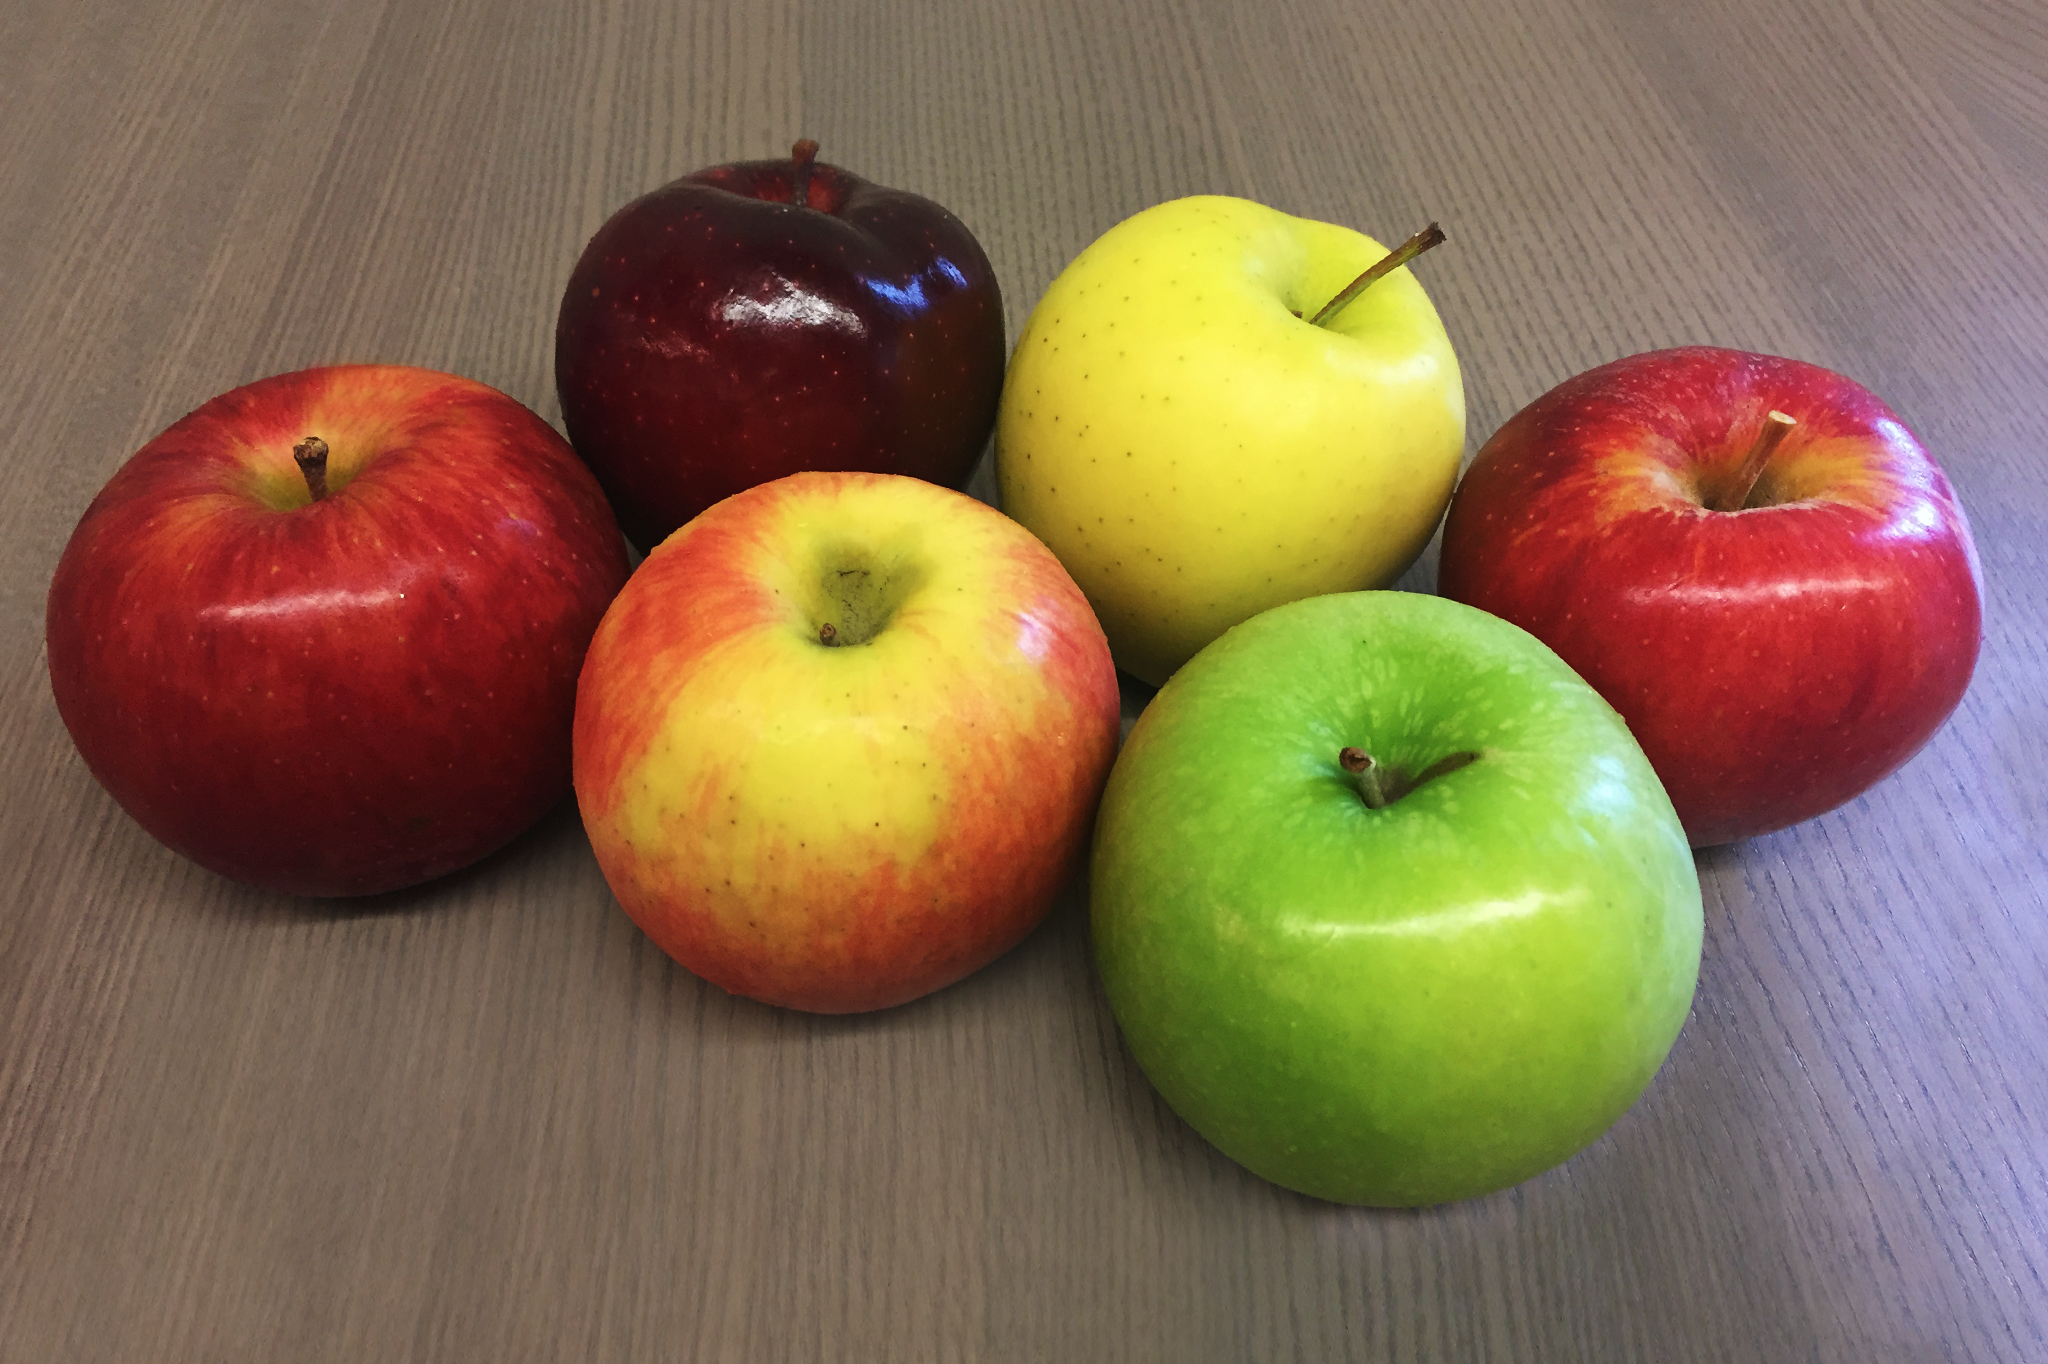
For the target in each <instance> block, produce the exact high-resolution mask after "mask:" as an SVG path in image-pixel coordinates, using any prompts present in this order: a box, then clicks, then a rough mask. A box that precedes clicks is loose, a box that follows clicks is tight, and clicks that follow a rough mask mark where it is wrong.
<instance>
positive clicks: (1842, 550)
mask: <svg viewBox="0 0 2048 1364" xmlns="http://www.w3.org/2000/svg"><path fill="white" fill-rule="evenodd" d="M1774 410H1775V411H1778V412H1781V413H1783V414H1784V415H1785V416H1788V417H1790V418H1792V419H1793V421H1794V422H1795V423H1796V425H1793V426H1792V427H1790V428H1789V433H1788V434H1787V435H1786V436H1785V437H1784V439H1783V441H1782V443H1781V444H1779V445H1778V446H1777V448H1776V450H1775V452H1774V453H1772V454H1771V455H1770V457H1769V461H1768V463H1767V464H1765V465H1764V467H1763V470H1762V474H1761V477H1760V478H1759V479H1758V480H1757V482H1756V483H1755V485H1754V488H1753V490H1752V491H1751V492H1750V493H1749V494H1748V496H1747V497H1746V498H1737V507H1738V509H1736V510H1713V509H1710V507H1709V503H1712V502H1716V501H1720V500H1725V498H1723V497H1722V496H1720V494H1722V493H1724V492H1725V491H1727V490H1728V485H1729V481H1730V480H1731V479H1734V478H1737V477H1739V475H1738V473H1737V470H1738V468H1739V466H1741V464H1742V463H1743V461H1744V458H1745V456H1746V455H1747V453H1748V452H1749V451H1750V450H1751V449H1752V448H1753V446H1754V445H1755V442H1756V440H1757V437H1758V435H1759V432H1760V430H1761V429H1762V428H1763V426H1764V425H1765V422H1766V419H1767V417H1768V414H1770V413H1771V412H1772V411H1774ZM1981 584H1982V579H1981V573H1980V570H1979V567H1978V562H1977V552H1976V549H1975V547H1974V545H1973V544H1972V542H1971V538H1970V530H1969V525H1968V522H1967V521H1966V520H1965V519H1964V516H1963V510H1962V508H1961V506H1960V505H1959V504H1958V503H1957V501H1956V497H1955V493H1954V491H1953V490H1952V489H1951V488H1950V486H1949V483H1948V480H1947V478H1945V477H1944V476H1943V474H1942V472H1941V470H1940V469H1939V468H1938V467H1937V466H1936V465H1935V463H1934V461H1933V460H1932V459H1931V458H1930V457H1929V456H1928V454H1927V452H1926V451H1925V450H1924V449H1923V448H1922V447H1921V445H1920V442H1919V441H1918V440H1917V439H1916V438H1915V437H1914V435H1913V433H1912V432H1911V431H1909V430H1908V429H1907V428H1906V426H1905V424H1904V423H1903V422H1901V421H1900V420H1899V418H1898V416H1897V415H1896V414H1895V413H1894V412H1893V411H1892V410H1891V409H1890V408H1889V407H1887V406H1886V405H1885V404H1884V403H1883V402H1882V401H1881V400H1879V399H1878V398H1877V397H1876V396H1875V395H1873V394H1872V393H1871V392H1870V391H1869V390H1867V389H1865V388H1864V387H1863V386H1862V385H1860V384H1857V383H1856V382H1854V381H1853V380H1850V379H1847V378H1844V377H1843V376H1841V375H1839V374H1835V373H1833V372H1831V371H1829V370H1825V369H1822V368H1820V367H1819V366H1816V365H1810V364H1806V363H1803V362H1801V361H1798V360H1787V359H1781V358H1778V357H1775V356H1769V355H1754V354H1749V353H1746V352H1742V351H1734V350H1723V349H1716V348H1710V347H1688V348H1683V349H1678V350H1668V351H1653V352H1650V353H1648V354H1644V355H1635V356H1630V357H1629V358H1627V359H1623V360H1617V361H1614V362H1613V363H1611V364H1607V365H1602V366H1600V367H1599V368H1597V369H1593V370H1589V371H1587V372H1586V373H1584V374H1581V375H1579V376H1577V377H1576V378H1573V379H1570V380H1567V381H1566V382H1565V383H1563V384H1560V385H1559V386H1558V387H1556V388H1554V389H1552V390H1551V391H1550V392H1549V393H1546V394H1544V395H1543V396H1542V397H1540V398H1538V399H1537V400H1536V401H1535V402H1533V403H1531V404H1530V405H1529V406H1528V407H1526V408H1524V409H1523V410H1522V411H1521V412H1519V413H1517V414H1516V415H1515V416H1514V417H1513V418H1512V419H1511V420H1510V421H1509V422H1508V423H1507V424H1506V425H1505V426H1503V427H1502V428H1501V429H1500V430H1499V431H1498V432H1496V433H1495V434H1494V436H1493V438H1492V439H1491V440H1489V441H1488V442H1487V443H1486V446H1485V448H1484V449H1482V450H1481V451H1480V453H1479V455H1478V457H1477V458H1476V459H1475V460H1474V461H1473V464H1472V467H1471V469H1470V470H1469V471H1467V473H1466V475H1465V478H1464V481H1463V483H1462V484H1461V485H1460V486H1459V489H1458V493H1457V496H1456V498H1455V499H1454V500H1453V502H1452V504H1451V511H1450V516H1449V519H1448V521H1447V522H1446V524H1445V528H1444V543H1443V558H1442V568H1441V576H1440V590H1441V591H1442V592H1443V594H1444V595H1445V596H1448V597H1453V598H1455V599H1457V600H1459V601H1463V602H1469V603H1471V604H1472V605H1474V606H1477V607H1480V608H1482V609H1484V610H1487V611H1490V612H1492V613H1494V614H1495V615H1498V616H1501V617H1504V618H1506V619H1508V620H1511V621H1513V622H1515V623H1516V624H1517V625H1520V626H1522V627H1523V628H1524V629H1526V630H1528V631H1530V632H1531V633H1532V634H1534V635H1536V637H1537V638H1539V639H1541V640H1543V641H1544V642H1545V643H1546V644H1548V645H1550V647H1551V648H1553V649H1555V650H1556V651H1557V652H1558V653H1559V654H1560V655H1561V656H1562V657H1563V658H1564V660H1565V661H1566V662H1567V663H1569V664H1571V665H1572V667H1573V668H1575V669H1577V670H1578V672H1579V673H1580V675H1581V676H1583V677H1584V678H1585V679H1586V680H1587V681H1588V682H1590V683H1592V684H1593V686H1594V687H1595V688H1596V689H1598V691H1599V692H1600V694H1601V695H1603V696H1605V697H1606V698H1607V699H1608V700H1609V701H1610V702H1612V703H1613V705H1614V706H1615V708H1616V709H1617V710H1619V711H1620V712H1621V714H1622V716H1623V718H1625V719H1626V720H1627V721H1628V723H1629V727H1630V729H1632V730H1633V731H1634V732H1635V735H1636V738H1637V739H1639V740H1640V741H1641V742H1642V745H1643V749H1644V751H1645V752H1647V753H1648V754H1649V756H1650V761H1651V763H1652V764H1654V765H1655V767H1656V769H1657V771H1658V774H1659V775H1660V776H1661V777H1662V778H1663V780H1664V785H1665V788H1666V789H1667V790H1668V791H1669V792H1670V793H1671V800H1672V803H1673V804H1674V805H1675V806H1676V807H1677V809H1678V813H1679V817H1680V818H1681V819H1682V820H1683V821H1684V823H1685V827H1686V832H1687V834H1688V835H1689V836H1690V838H1691V839H1692V842H1693V843H1694V844H1695V845H1697V846H1702V847H1704V846H1707V845H1710V844H1718V843H1727V842H1730V841H1732V840H1735V839H1739V838H1747V837H1750V836H1752V835H1755V834H1761V833H1766V832H1769V831H1771V830H1773V829H1781V828H1784V827H1785V826H1787V825H1790V824H1795V823H1797V822H1799V821H1801V820H1804V819H1809V818H1811V817H1813V816H1815V815H1818V814H1821V813H1822V812H1824V811H1827V810H1831V809H1833V808H1834V807H1836V806H1837V805H1840V804H1842V803H1843V802H1844V801H1847V800H1849V799H1851V798H1853V797H1854V796H1856V795H1858V794H1859V793H1861V792H1862V791H1864V790H1865V789H1867V788H1868V787H1870V786H1871V785H1872V784H1874V783H1875V782H1877V781H1879V780H1880V779H1882V778H1883V777H1884V776H1886V775H1887V774H1888V773H1890V772H1892V771H1894V770H1895V769H1896V768H1898V767H1899V765H1900V764H1902V763H1904V762H1905V761H1906V759H1908V758H1909V757H1911V756H1912V755H1913V754H1914V753H1915V752H1917V751H1918V750H1919V748H1920V747H1921V745H1923V744H1924V743H1926V742H1927V740H1928V739H1929V738H1930V737H1931V736H1932V735H1933V734H1934V732H1935V730H1937V729H1938V728H1940V726H1941V724H1942V722H1943V721H1944V720H1946V719H1947V718H1948V716H1949V714H1950V712H1952V711H1953V710H1954V709H1955V707H1956V704H1957V703H1958V702H1959V701H1960V700H1961V699H1962V696H1963V692H1964V689H1965V688H1966V687H1967V686H1968V685H1969V681H1970V674H1971V671H1972V670H1973V668H1974V667H1975V665H1976V660H1977V650H1978V645H1979V641H1980V638H1981V634H1982V615H1983V612H1982V606H1981V595H1982V586H1981Z"/></svg>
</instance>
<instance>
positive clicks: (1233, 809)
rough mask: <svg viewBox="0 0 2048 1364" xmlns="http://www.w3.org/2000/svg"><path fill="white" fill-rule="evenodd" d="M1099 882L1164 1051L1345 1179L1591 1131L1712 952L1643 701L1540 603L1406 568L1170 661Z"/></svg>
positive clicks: (1683, 1005)
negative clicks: (1544, 615)
mask: <svg viewBox="0 0 2048 1364" xmlns="http://www.w3.org/2000/svg"><path fill="white" fill-rule="evenodd" d="M1347 748H1355V749H1357V750H1360V751H1362V752H1363V753H1365V754H1369V755H1371V757H1372V758H1373V759H1375V761H1376V763H1377V764H1378V766H1377V769H1376V770H1377V771H1379V772H1381V773H1383V774H1385V776H1386V778H1387V783H1386V789H1385V790H1383V791H1382V793H1381V794H1382V797H1383V798H1385V797H1391V798H1390V799H1387V801H1386V803H1385V804H1383V805H1381V806H1379V807H1378V808H1374V807H1372V806H1369V805H1368V804H1367V803H1366V800H1365V799H1364V796H1363V794H1362V791H1361V789H1360V787H1359V785H1358V779H1357V778H1356V777H1354V776H1352V775H1351V774H1350V773H1349V772H1348V771H1347V770H1346V768H1345V766H1344V764H1343V762H1342V761H1341V759H1342V757H1343V754H1344V750H1346V749H1347ZM1462 755H1472V756H1470V758H1469V759H1468V760H1465V761H1464V765H1462V766H1456V765H1455V764H1456V763H1457V762H1458V761H1459V760H1460V758H1461V756H1462ZM1445 767H1449V768H1451V770H1443V769H1444V768H1445ZM1432 769H1435V771H1436V775H1433V776H1432V775H1429V774H1430V773H1431V771H1432ZM1417 779H1419V780H1417ZM1411 781H1412V782H1414V783H1415V784H1413V785H1412V786H1411V787H1410V788H1409V789H1407V790H1406V791H1405V793H1402V791H1401V787H1402V785H1403V784H1404V783H1405V782H1411ZM1091 880H1092V884H1093V900H1092V906H1091V911H1092V919H1093V930H1094V937H1095V949H1096V958H1097V961H1098V963H1099V965H1100V968H1101V971H1102V979H1103V984H1104V986H1105V988H1106V989H1107V991H1108V994H1109V999H1110V1003H1111V1005H1112V1007H1113V1008H1114V1010H1115V1012H1116V1017H1117V1022H1118V1024H1119V1025H1120V1026H1121V1027H1122V1029H1123V1034H1124V1038H1125V1040H1126V1041H1127V1042H1128V1043H1129V1045H1130V1048H1131V1051H1132V1053H1133V1054H1134V1055H1135V1056H1136V1058H1137V1060H1138V1062H1139V1064H1140V1065H1141V1066H1143V1067H1144V1070H1145V1073H1146V1075H1147V1076H1149V1077H1150V1078H1151V1080H1152V1082H1153V1084H1154V1085H1156V1086H1157V1087H1158V1089H1159V1092H1160V1093H1161V1094H1162V1095H1163V1096H1165V1098H1166V1100H1167V1102H1168V1103H1170V1104H1172V1106H1173V1107H1174V1109H1175V1110H1176V1111H1177V1112H1179V1113H1180V1115H1181V1116H1182V1117H1183V1118H1185V1119H1187V1121H1188V1122H1189V1123H1190V1124H1192V1125H1193V1126H1194V1128H1195V1129H1196V1130H1197V1131H1199V1132H1200V1133H1201V1134H1202V1135H1203V1136H1205V1137H1207V1138H1208V1139H1209V1140H1210V1141H1212V1142H1214V1143H1215V1144H1216V1145H1217V1146H1218V1147H1219V1148H1221V1149H1222V1151H1223V1152H1224V1153H1225V1154H1226V1155H1228V1156H1230V1157H1231V1158H1232V1159H1234V1160H1236V1161H1238V1162H1240V1163H1241V1164H1243V1165H1244V1166H1246V1167H1247V1168H1249V1169H1250V1170H1251V1171H1252V1172H1253V1173H1255V1174H1258V1175H1261V1176H1263V1177H1264V1178H1266V1179H1269V1180H1272V1181H1274V1182H1275V1183H1277V1184H1282V1185H1285V1186H1286V1187H1288V1188H1291V1189H1296V1190H1299V1191H1301V1192H1303V1193H1307V1194H1312V1195H1314V1196H1316V1197H1318V1198H1325V1199H1331V1200H1334V1201H1337V1202H1344V1203H1370V1204H1381V1205H1414V1204H1425V1203H1441V1202H1446V1201H1449V1200H1452V1199H1459V1198H1467V1197H1471V1196H1474V1195H1477V1194H1483V1193H1486V1192H1489V1191H1491V1190H1495V1189H1500V1188H1504V1187H1506V1186H1507V1185H1510V1184H1513V1183H1516V1182H1517V1181H1519V1180H1522V1179H1526V1178H1528V1177H1529V1176H1531V1175H1533V1174H1536V1173H1537V1172H1539V1171H1541V1170H1544V1169H1547V1168H1549V1167H1550V1166H1552V1165H1555V1164H1557V1163H1558V1162H1559V1161H1562V1160H1564V1159H1565V1158H1566V1157H1568V1156H1570V1155H1572V1154H1573V1153H1574V1152H1576V1151H1578V1150H1579V1149H1581V1148H1582V1147H1584V1146H1585V1145H1587V1144H1588V1143H1589V1142H1591V1141H1593V1140H1594V1139H1595V1138H1596V1137H1598V1136H1599V1135H1600V1134H1601V1133H1603V1132H1604V1131H1606V1130H1607V1128H1608V1127H1609V1126H1610V1125H1611V1124H1612V1123H1613V1122H1614V1121H1615V1120H1616V1119H1617V1118H1618V1117H1620V1116H1621V1114H1622V1113H1623V1111H1625V1110H1626V1109H1627V1108H1628V1107H1629V1105H1631V1104H1632V1103H1634V1102H1635V1100H1636V1098H1637V1096H1638V1095H1640V1094H1641V1093H1642V1092H1643V1089H1644V1087H1645V1086H1647V1085H1648V1084H1649V1082H1650V1079H1651V1077H1652V1076H1653V1075H1654V1074H1655V1073H1656V1071H1657V1068H1658V1067H1659V1066H1660V1065H1661V1064H1662V1063H1663V1060H1664V1057H1665V1055H1666V1054H1667V1053H1668V1052H1669V1050H1670V1048H1671V1045H1672V1042H1673V1040H1674V1039H1675V1038H1676V1037H1677V1035H1678V1030H1679V1027H1680V1025H1681V1024H1682V1023H1683V1022H1684V1021H1685V1016H1686V1011H1687V1008H1688V1007H1689V1004H1690V1001H1691V999H1692V993H1693V986H1694V982H1695V980H1696V978H1697V975H1698V970H1699V959H1700V939H1701V908H1700V891H1699V882H1698V880H1697V878H1696V876H1695V874H1694V871H1693V863H1692V857H1691V854H1690V852H1689V850H1688V849H1687V847H1686V843H1685V837H1684V835H1683V833H1682V832H1681V831H1680V828H1679V824H1678V820H1677V818H1676V816H1675V815H1674V814H1673V812H1672V809H1671V803H1670V801H1669V800H1667V799H1666V798H1665V795H1664V792H1663V789H1662V788H1661V787H1660V786H1659V785H1658V784H1657V778H1656V775H1655V774H1654V773H1653V772H1652V771H1651V770H1650V766H1649V764H1648V762H1646V761H1645V760H1644V758H1643V755H1642V752H1641V750H1640V749H1638V748H1637V746H1636V744H1635V741H1634V740H1633V739H1631V738H1630V737H1629V734H1628V730H1627V728H1626V727H1625V726H1624V725H1623V724H1622V722H1621V720H1620V717H1618V716H1617V715H1615V713H1614V711H1613V709H1612V708H1610V707H1609V706H1608V705H1607V703H1606V702H1604V701H1602V700H1601V699H1600V698H1599V696H1597V695H1596V694H1595V693H1594V692H1593V691H1592V689H1591V688H1589V687H1587V686H1586V685H1585V684H1584V683H1583V682H1581V681H1580V680H1579V679H1578V678H1577V677H1575V676H1573V674H1572V672H1571V670H1570V669H1568V668H1566V667H1565V666H1564V664H1563V663H1561V662H1560V661H1558V659H1557V657H1556V656H1555V655H1554V654H1552V653H1551V652H1550V651H1549V650H1548V649H1545V648H1544V647H1543V646H1542V645H1541V644H1540V643H1538V642H1537V641H1536V640H1534V639H1533V638H1531V637H1530V636H1528V635H1527V634H1524V633H1523V632H1522V631H1520V630H1518V629H1516V628H1514V627H1513V626H1511V625H1508V624H1506V623H1505V622H1502V621H1499V620H1496V619H1494V618H1493V617H1491V616H1487V615H1485V614H1483V613H1481V612H1478V611H1474V610H1472V609H1470V608H1468V607H1463V606H1459V605H1458V604H1456V603H1455V602H1448V601H1444V600H1442V599H1441V598H1436V597H1425V596H1418V595H1414V594H1409V593H1398V592H1367V593H1345V594H1338V595H1334V596H1326V597H1317V598H1312V599H1310V600H1307V601H1301V602H1295V603H1292V604H1289V605H1286V606H1281V607H1277V608H1275V609H1274V610H1271V611H1268V612H1265V613H1264V614H1262V615H1259V616H1256V617H1254V618H1252V619H1251V620H1249V621H1246V622H1245V623H1244V624H1242V625H1239V626H1237V627H1236V628H1235V629H1233V630H1231V631H1229V632H1228V633H1227V634H1225V635H1224V636H1223V637H1222V638H1221V639H1219V640H1217V641H1216V643H1214V644H1212V645H1210V646H1209V647H1208V648H1207V649H1205V650H1204V651H1203V652H1202V653H1200V654H1198V655H1197V656H1196V657H1195V659H1194V660H1193V661H1192V662H1190V663H1189V664H1188V665H1187V666H1186V667H1184V668H1182V669H1181V670H1180V671H1179V672H1178V673H1176V674H1175V675H1174V677H1173V679H1172V680H1171V681H1170V682H1168V683H1167V684H1166V686H1165V687H1164V688H1163V689H1162V690H1161V691H1160V692H1159V694H1158V695H1157V696H1156V697H1154V698H1153V700H1152V702H1151V704H1150V705H1149V706H1148V707H1147V708H1146V710H1145V712H1144V714H1143V715H1142V716H1140V717H1139V720H1138V723H1137V726H1136V727H1135V728H1134V729H1133V730H1132V732H1131V736H1130V739H1129V740H1128V742H1127V743H1126V744H1125V746H1124V751H1123V754H1122V756H1121V757H1120V758H1119V759H1118V760H1117V764H1116V768H1115V771H1114V772H1113V773H1112V774H1111V777H1110V781H1109V786H1108V789H1107V791H1106V792H1105V793H1104V795H1103V800H1102V812H1101V816H1100V819H1099V821H1098V824H1097V829H1096V834H1095V851H1094V862H1093V874H1092V877H1091Z"/></svg>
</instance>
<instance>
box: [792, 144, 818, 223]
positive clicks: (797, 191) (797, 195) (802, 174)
mask: <svg viewBox="0 0 2048 1364" xmlns="http://www.w3.org/2000/svg"><path fill="white" fill-rule="evenodd" d="M789 157H790V160H792V161H794V162H795V163H796V169H795V171H794V172H793V173H792V174H791V176H790V193H789V201H790V202H791V203H793V204H795V205H796V206H797V207H798V208H809V207H810V206H811V163H812V162H813V161H816V160H817V159H818V142H817V139H816V138H811V137H807V138H804V139H803V140H801V141H800V142H798V143H797V144H796V145H795V146H793V147H791V148H790V149H789Z"/></svg>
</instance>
